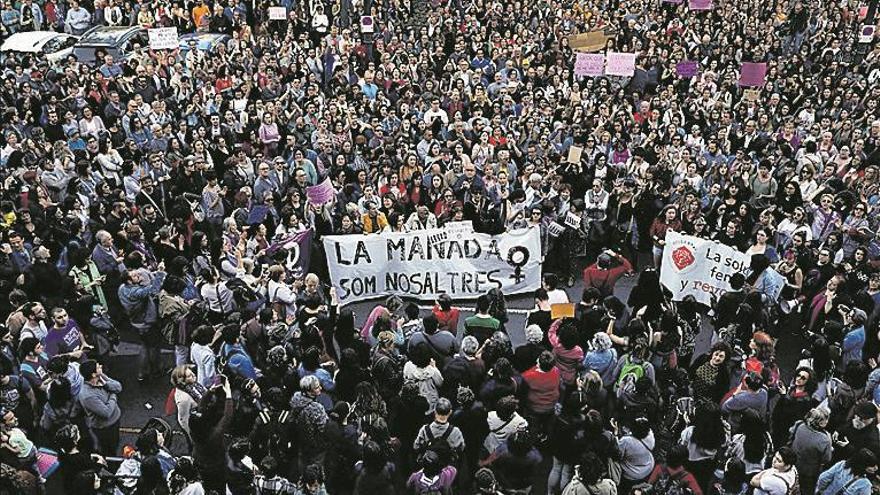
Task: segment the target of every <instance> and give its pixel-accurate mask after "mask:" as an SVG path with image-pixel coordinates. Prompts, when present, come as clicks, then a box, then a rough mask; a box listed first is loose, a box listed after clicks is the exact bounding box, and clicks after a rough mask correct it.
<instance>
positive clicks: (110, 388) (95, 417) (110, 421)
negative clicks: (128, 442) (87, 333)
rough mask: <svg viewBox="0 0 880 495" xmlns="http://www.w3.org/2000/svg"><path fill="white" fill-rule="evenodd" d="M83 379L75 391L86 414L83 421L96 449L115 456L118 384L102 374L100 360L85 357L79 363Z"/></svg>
mask: <svg viewBox="0 0 880 495" xmlns="http://www.w3.org/2000/svg"><path fill="white" fill-rule="evenodd" d="M79 370H80V373H81V374H82V376H83V378H84V379H85V382H84V383H83V388H82V390H81V391H80V393H79V402H80V404H81V405H82V407H83V410H84V411H85V413H86V424H87V425H88V427H89V431H90V432H91V434H92V437H93V438H94V440H95V445H96V447H97V451H98V452H99V453H101V454H102V455H105V456H108V455H116V447H117V446H118V445H119V420H120V418H121V417H122V411H121V410H120V409H119V404H118V395H119V393H120V392H122V384H121V383H119V382H118V381H116V380H114V379H112V378H110V377H109V376H107V375H105V374H104V368H103V366H101V364H100V363H98V362H97V361H93V360H88V361H86V362H84V363H82V365H80V368H79Z"/></svg>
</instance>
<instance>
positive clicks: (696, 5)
mask: <svg viewBox="0 0 880 495" xmlns="http://www.w3.org/2000/svg"><path fill="white" fill-rule="evenodd" d="M688 8H689V9H691V10H712V0H688Z"/></svg>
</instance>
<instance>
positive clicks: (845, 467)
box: [804, 449, 878, 495]
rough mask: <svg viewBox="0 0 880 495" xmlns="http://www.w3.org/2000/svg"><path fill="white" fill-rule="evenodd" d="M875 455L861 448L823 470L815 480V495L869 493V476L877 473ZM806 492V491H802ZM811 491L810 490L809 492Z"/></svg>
mask: <svg viewBox="0 0 880 495" xmlns="http://www.w3.org/2000/svg"><path fill="white" fill-rule="evenodd" d="M877 469H878V463H877V457H876V456H875V455H874V453H873V452H871V451H870V450H868V449H861V450H859V451H858V452H856V453H855V454H853V455H852V456H850V458H849V459H847V460H845V461H840V462H837V463H835V464H834V465H833V466H831V467H830V468H828V469H827V470H825V471H823V472H822V474H820V475H819V480H818V481H817V482H816V492H815V493H816V494H817V495H870V494H871V493H872V483H871V478H872V477H874V476H875V475H876V474H877ZM804 493H807V492H804ZM809 493H812V492H809Z"/></svg>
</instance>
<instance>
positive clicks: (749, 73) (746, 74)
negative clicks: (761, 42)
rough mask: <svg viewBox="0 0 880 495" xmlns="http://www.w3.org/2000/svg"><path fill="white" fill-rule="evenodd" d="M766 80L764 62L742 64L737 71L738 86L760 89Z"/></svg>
mask: <svg viewBox="0 0 880 495" xmlns="http://www.w3.org/2000/svg"><path fill="white" fill-rule="evenodd" d="M765 79H767V64H766V63H764V62H761V63H754V62H743V63H742V67H741V68H740V71H739V85H740V86H749V87H761V86H763V85H764V81H765Z"/></svg>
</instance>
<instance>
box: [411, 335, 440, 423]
mask: <svg viewBox="0 0 880 495" xmlns="http://www.w3.org/2000/svg"><path fill="white" fill-rule="evenodd" d="M431 355H432V354H431V350H430V349H429V348H428V344H420V345H417V346H416V347H415V348H413V349H411V350H410V353H409V361H407V363H406V364H405V365H404V366H403V379H404V381H405V382H415V383H417V384H418V385H419V393H420V394H421V395H422V396H423V397H424V398H425V399H427V400H428V405H429V406H430V407H431V409H432V410H433V408H434V407H435V406H436V405H437V402H438V400H439V399H440V387H441V386H443V375H442V374H441V373H440V370H439V369H438V368H437V363H436V361H435V360H434V358H433V357H431Z"/></svg>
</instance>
